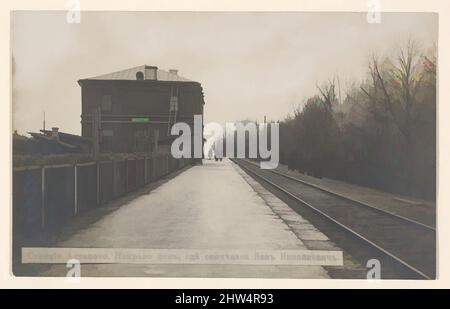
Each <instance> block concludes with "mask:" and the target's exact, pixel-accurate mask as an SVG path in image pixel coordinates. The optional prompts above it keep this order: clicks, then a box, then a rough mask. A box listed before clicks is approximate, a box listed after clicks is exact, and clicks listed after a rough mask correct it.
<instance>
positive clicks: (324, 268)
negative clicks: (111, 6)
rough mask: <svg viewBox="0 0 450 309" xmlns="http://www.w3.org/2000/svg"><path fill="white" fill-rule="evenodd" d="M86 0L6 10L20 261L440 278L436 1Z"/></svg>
mask: <svg viewBox="0 0 450 309" xmlns="http://www.w3.org/2000/svg"><path fill="white" fill-rule="evenodd" d="M369 2H370V1H369ZM77 3H78V1H71V2H70V5H69V8H68V9H67V10H14V11H11V13H10V18H11V32H10V36H11V54H10V61H11V111H12V113H11V123H12V124H11V132H10V138H11V140H12V142H11V144H12V161H11V163H10V167H11V181H12V186H11V188H12V189H11V196H12V198H11V205H10V207H11V213H12V215H11V225H12V226H11V235H10V248H11V252H12V254H11V257H10V265H11V266H10V269H11V275H12V276H14V277H17V278H21V277H24V278H25V277H27V278H42V279H44V278H55V277H65V278H66V279H67V280H71V281H74V282H76V281H77V280H80V279H81V280H82V278H118V277H119V278H141V277H143V278H228V279H236V278H250V279H255V278H258V279H261V278H265V279H326V280H333V279H348V280H349V281H350V280H351V279H363V280H367V279H369V280H381V281H385V280H390V279H401V280H419V281H426V280H436V279H438V278H439V276H440V273H439V267H438V249H439V248H438V245H437V244H438V237H437V236H438V228H437V193H436V192H437V148H438V147H437V146H438V139H437V136H438V135H437V132H438V130H437V109H438V99H437V98H438V96H437V90H438V89H439V88H438V87H439V79H438V72H439V65H438V63H439V55H438V44H439V42H438V39H439V36H438V24H439V17H440V16H439V14H438V13H436V12H382V11H380V8H379V7H378V6H377V3H378V1H373V5H371V6H369V7H368V10H367V11H365V12H361V11H354V12H351V11H348V12H337V11H335V12H333V11H328V12H327V11H322V12H307V11H264V12H262V11H257V10H255V11H227V12H225V11H145V10H144V11H126V10H123V11H108V10H100V11H84V10H81V9H80V6H79V3H78V4H77ZM440 87H445V85H443V84H442V83H441V84H440ZM440 236H444V235H442V234H440Z"/></svg>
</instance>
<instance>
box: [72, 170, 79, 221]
mask: <svg viewBox="0 0 450 309" xmlns="http://www.w3.org/2000/svg"><path fill="white" fill-rule="evenodd" d="M77 174H78V166H77V165H76V164H75V165H74V166H73V175H74V176H73V179H74V181H73V182H74V189H73V192H74V193H75V196H74V199H73V200H74V215H76V214H77V212H78V179H77V178H78V175H77Z"/></svg>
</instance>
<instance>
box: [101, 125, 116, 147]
mask: <svg viewBox="0 0 450 309" xmlns="http://www.w3.org/2000/svg"><path fill="white" fill-rule="evenodd" d="M113 135H114V132H113V130H106V129H104V130H102V131H101V137H100V138H101V139H100V152H103V153H105V152H106V153H107V152H112V143H113Z"/></svg>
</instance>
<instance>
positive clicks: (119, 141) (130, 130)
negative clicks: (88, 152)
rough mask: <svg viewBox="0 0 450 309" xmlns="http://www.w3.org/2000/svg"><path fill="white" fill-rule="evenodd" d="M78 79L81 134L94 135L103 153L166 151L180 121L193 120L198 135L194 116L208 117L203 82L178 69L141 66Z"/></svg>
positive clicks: (90, 136) (94, 139) (95, 141)
mask: <svg viewBox="0 0 450 309" xmlns="http://www.w3.org/2000/svg"><path fill="white" fill-rule="evenodd" d="M78 83H79V85H80V86H81V92H82V95H81V96H82V114H81V126H82V136H83V137H87V138H92V140H93V141H94V144H95V143H97V144H98V145H97V147H98V151H99V152H101V153H108V152H113V153H130V152H145V153H147V152H148V153H150V152H155V151H161V147H159V145H162V144H167V141H168V140H170V139H171V136H170V128H171V126H172V125H173V124H174V123H175V122H185V123H188V124H189V125H190V126H191V134H193V133H194V124H193V119H194V115H202V116H203V106H204V97H203V89H202V86H201V84H200V83H199V82H195V81H191V80H188V79H186V78H184V77H181V76H179V75H178V72H177V71H176V70H170V71H164V70H160V69H158V68H157V67H155V66H147V65H142V66H138V67H134V68H131V69H127V70H123V71H119V72H114V73H110V74H105V75H101V76H97V77H92V78H87V79H81V80H79V81H78ZM191 140H194V139H193V138H192V139H191ZM94 148H95V145H94ZM165 149H167V147H166V148H165ZM191 149H194V148H193V147H191ZM166 151H167V150H166Z"/></svg>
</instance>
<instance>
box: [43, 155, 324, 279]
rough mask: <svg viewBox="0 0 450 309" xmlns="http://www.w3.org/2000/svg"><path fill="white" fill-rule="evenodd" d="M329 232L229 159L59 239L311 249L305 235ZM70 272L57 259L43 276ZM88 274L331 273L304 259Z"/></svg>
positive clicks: (117, 267) (114, 267)
mask: <svg viewBox="0 0 450 309" xmlns="http://www.w3.org/2000/svg"><path fill="white" fill-rule="evenodd" d="M283 216H284V217H283ZM287 222H290V225H288V224H287ZM293 226H294V227H298V228H294V229H293V228H292V227H293ZM302 231H303V232H302ZM302 238H303V239H302ZM326 239H327V238H326V236H325V235H323V234H321V233H320V232H319V231H317V230H315V229H314V227H313V226H311V224H309V223H308V222H307V221H306V220H305V219H303V218H302V217H301V216H299V215H297V214H296V213H294V212H293V211H289V208H288V206H287V205H285V204H284V203H283V202H281V201H280V200H278V199H277V198H276V197H275V196H273V195H272V194H271V193H269V192H268V191H266V190H265V189H264V188H262V187H261V186H257V184H256V182H254V181H253V183H252V181H251V179H250V180H249V177H248V176H246V174H245V173H244V172H243V171H242V170H240V168H239V167H237V166H236V165H235V164H234V163H232V162H230V161H229V160H224V161H222V162H214V161H204V164H203V165H198V166H194V167H192V168H189V169H188V170H186V171H184V172H183V173H181V174H179V175H178V176H176V177H174V178H173V179H171V180H169V181H167V182H166V183H164V184H162V185H161V186H159V187H158V188H156V189H154V190H152V191H151V192H149V193H148V194H144V195H141V196H138V197H136V198H135V199H133V200H131V201H130V202H128V203H127V204H124V205H122V206H121V207H120V208H118V209H116V210H115V211H113V212H111V213H109V214H107V215H105V216H104V217H102V218H101V219H100V220H98V221H96V222H94V223H92V224H90V225H89V226H87V227H86V228H84V229H82V230H80V231H78V232H76V233H75V234H73V235H72V236H71V237H69V238H68V239H66V240H65V241H62V242H59V243H58V244H57V246H58V247H67V248H86V247H89V248H142V249H199V250H201V249H220V250H223V249H230V250H236V249H245V250H249V249H255V250H258V249H267V250H279V249H280V250H286V249H298V250H306V249H308V248H307V247H306V246H305V243H304V241H307V240H317V241H326ZM66 272H67V269H66V267H65V265H52V266H51V267H50V268H49V269H47V270H46V271H43V272H42V273H41V274H40V275H44V276H65V274H66ZM81 276H82V277H83V276H133V277H140V276H151V277H229V278H233V277H261V278H327V277H328V273H327V271H326V270H325V269H324V268H323V267H322V266H298V265H191V264H189V265H186V264H184V265H169V264H153V265H151V264H83V265H82V266H81Z"/></svg>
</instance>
